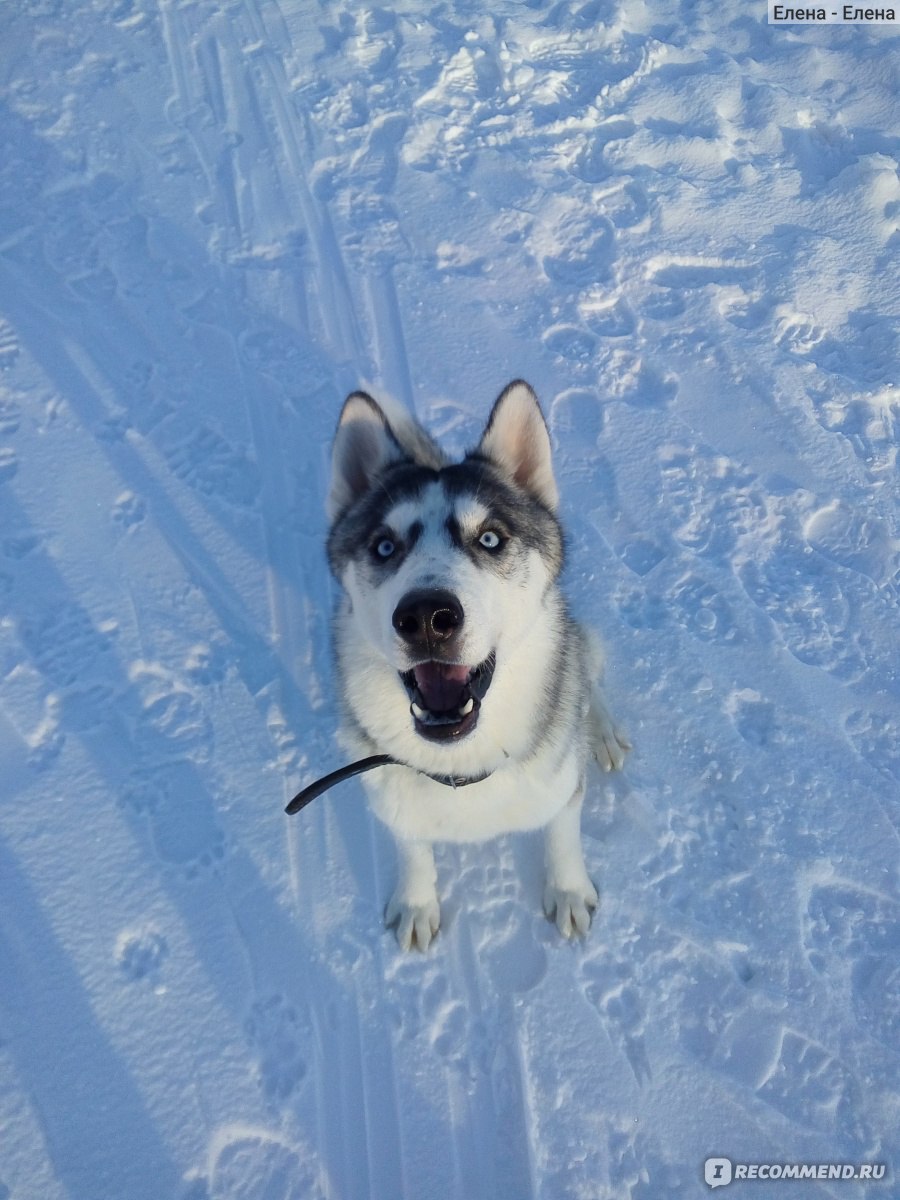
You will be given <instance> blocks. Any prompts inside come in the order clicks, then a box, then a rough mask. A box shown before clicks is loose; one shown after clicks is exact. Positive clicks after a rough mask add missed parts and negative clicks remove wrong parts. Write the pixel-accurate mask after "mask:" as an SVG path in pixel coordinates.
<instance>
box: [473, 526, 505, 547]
mask: <svg viewBox="0 0 900 1200" xmlns="http://www.w3.org/2000/svg"><path fill="white" fill-rule="evenodd" d="M478 544H479V546H483V547H484V548H485V550H499V549H500V534H499V533H497V532H496V531H495V530H493V529H486V530H485V531H484V533H483V534H482V535H481V537H480V538H479V539H478Z"/></svg>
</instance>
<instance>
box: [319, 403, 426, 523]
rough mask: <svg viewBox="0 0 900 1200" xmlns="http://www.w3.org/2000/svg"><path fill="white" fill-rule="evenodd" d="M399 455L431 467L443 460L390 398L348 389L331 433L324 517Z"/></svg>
mask: <svg viewBox="0 0 900 1200" xmlns="http://www.w3.org/2000/svg"><path fill="white" fill-rule="evenodd" d="M405 460H406V461H409V462H412V463H416V464H417V465H418V466H420V467H428V468H429V469H430V470H434V471H436V470H440V468H441V467H443V466H446V464H447V458H446V456H445V455H444V452H443V451H442V450H441V448H440V446H438V444H437V442H435V441H434V440H433V439H432V438H431V437H429V435H428V434H427V433H426V432H425V430H424V429H423V428H422V426H421V425H420V424H419V423H418V422H417V421H416V419H415V418H414V417H413V416H412V415H411V414H410V413H409V412H408V411H407V410H406V409H405V408H403V407H402V406H401V405H399V404H397V403H396V402H394V401H391V402H388V403H385V404H383V405H382V404H379V403H378V401H377V400H373V399H372V397H371V396H370V395H368V393H366V392H353V394H352V395H350V396H348V397H347V399H346V401H345V403H344V407H343V409H342V410H341V416H340V420H339V421H338V428H337V433H336V434H335V435H334V447H333V449H332V453H331V491H330V492H329V495H328V519H329V521H331V522H334V521H336V520H337V518H338V517H339V516H340V515H341V513H342V512H344V511H345V509H347V508H349V506H350V505H351V504H352V503H353V501H354V500H356V499H357V498H358V497H359V496H362V495H363V494H364V493H365V492H367V491H368V490H369V488H370V487H371V486H372V483H373V482H374V480H375V478H376V476H377V475H378V474H379V473H380V472H381V471H383V470H384V468H385V467H387V466H390V464H391V463H394V462H403V461H405Z"/></svg>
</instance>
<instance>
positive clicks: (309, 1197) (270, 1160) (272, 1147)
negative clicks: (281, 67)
mask: <svg viewBox="0 0 900 1200" xmlns="http://www.w3.org/2000/svg"><path fill="white" fill-rule="evenodd" d="M210 1158H211V1163H210V1168H209V1179H208V1185H207V1187H206V1189H205V1191H204V1192H203V1193H202V1194H203V1195H204V1200H206V1198H207V1197H208V1200H262V1198H263V1197H265V1198H266V1200H268V1198H269V1197H271V1200H276V1198H277V1200H325V1196H326V1190H325V1186H324V1180H323V1172H322V1169H321V1167H320V1166H319V1164H318V1162H317V1161H316V1157H315V1155H314V1154H313V1153H312V1151H311V1150H309V1149H307V1148H306V1147H304V1146H302V1145H301V1144H300V1143H299V1142H296V1141H293V1140H292V1141H288V1140H287V1139H285V1140H281V1139H279V1138H278V1137H277V1136H276V1135H272V1134H269V1133H267V1132H266V1131H265V1130H255V1129H252V1128H244V1127H239V1128H234V1129H225V1130H224V1131H222V1132H221V1133H220V1134H219V1135H218V1137H217V1138H216V1139H215V1140H214V1143H213V1146H212V1148H211V1155H210ZM194 1187H195V1193H196V1194H197V1195H199V1194H201V1193H200V1190H199V1189H200V1188H201V1187H202V1180H200V1179H198V1180H195V1183H194ZM329 1194H330V1189H329Z"/></svg>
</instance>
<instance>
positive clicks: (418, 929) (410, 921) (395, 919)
mask: <svg viewBox="0 0 900 1200" xmlns="http://www.w3.org/2000/svg"><path fill="white" fill-rule="evenodd" d="M384 921H385V924H386V925H387V927H388V928H389V929H390V928H391V926H392V925H395V926H396V929H395V933H396V934H397V941H398V943H399V944H400V949H401V950H411V949H412V947H413V944H414V943H415V945H416V946H417V947H418V948H419V950H427V949H428V947H429V946H430V945H431V943H432V941H433V940H434V938H435V936H436V934H437V931H438V930H439V929H440V927H441V906H440V905H439V904H438V898H437V896H433V897H430V898H429V899H427V900H425V901H424V903H413V902H411V901H410V900H409V899H408V898H407V897H406V896H404V895H402V894H401V893H400V892H395V893H394V895H393V897H392V898H391V902H390V904H389V905H388V906H387V910H386V912H385V914H384Z"/></svg>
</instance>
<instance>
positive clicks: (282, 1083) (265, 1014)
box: [244, 995, 310, 1101]
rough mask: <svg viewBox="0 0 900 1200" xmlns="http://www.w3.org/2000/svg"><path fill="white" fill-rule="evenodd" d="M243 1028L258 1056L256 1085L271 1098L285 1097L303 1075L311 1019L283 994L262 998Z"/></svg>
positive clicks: (293, 1089)
mask: <svg viewBox="0 0 900 1200" xmlns="http://www.w3.org/2000/svg"><path fill="white" fill-rule="evenodd" d="M244 1030H245V1032H246V1034H247V1036H248V1038H249V1039H250V1042H251V1045H252V1046H253V1048H254V1050H255V1052H256V1055H257V1071H258V1078H259V1085H260V1087H261V1088H262V1090H263V1092H264V1093H265V1095H266V1096H267V1097H268V1099H270V1100H276V1101H282V1100H287V1099H288V1097H289V1096H291V1095H292V1094H293V1092H294V1091H295V1090H296V1089H297V1087H298V1086H299V1085H300V1084H301V1083H302V1082H303V1080H304V1079H305V1078H306V1073H307V1061H306V1059H307V1053H306V1050H307V1048H308V1042H309V1039H310V1022H309V1016H308V1014H307V1013H305V1012H303V1011H301V1010H299V1009H297V1008H296V1007H295V1006H294V1005H292V1004H291V1003H290V1002H289V1001H288V1000H287V999H286V998H285V997H284V996H280V995H272V996H266V997H261V998H260V999H258V1000H257V1001H256V1002H255V1003H254V1004H253V1006H252V1008H251V1009H250V1012H249V1014H248V1016H247V1019H246V1021H245V1022H244Z"/></svg>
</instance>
